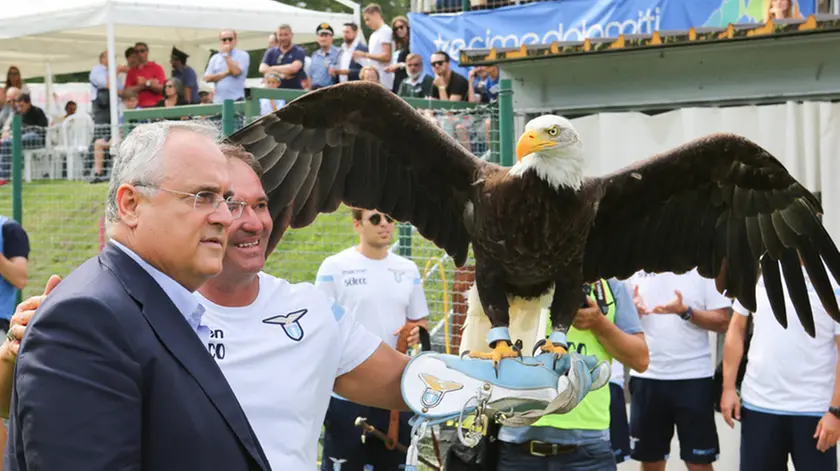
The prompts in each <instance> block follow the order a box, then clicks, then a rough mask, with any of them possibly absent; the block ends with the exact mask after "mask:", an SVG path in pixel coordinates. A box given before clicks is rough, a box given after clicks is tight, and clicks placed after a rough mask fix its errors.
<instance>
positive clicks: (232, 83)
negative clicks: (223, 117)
mask: <svg viewBox="0 0 840 471" xmlns="http://www.w3.org/2000/svg"><path fill="white" fill-rule="evenodd" d="M250 64H251V56H250V55H248V53H247V52H246V51H243V50H241V49H237V48H236V31H234V30H232V29H224V30H222V31H221V32H219V52H217V53H215V54H213V56H212V57H211V58H210V60H209V61H207V68H206V69H205V70H204V81H205V82H210V83H213V84H215V88H214V90H213V103H216V104H218V103H223V102H224V101H225V100H233V101H240V100H244V99H245V79H246V78H247V77H248V67H250Z"/></svg>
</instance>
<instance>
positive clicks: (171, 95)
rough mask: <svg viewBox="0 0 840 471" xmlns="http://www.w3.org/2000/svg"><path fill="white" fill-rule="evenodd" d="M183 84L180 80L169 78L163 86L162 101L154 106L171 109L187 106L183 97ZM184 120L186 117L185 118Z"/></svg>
mask: <svg viewBox="0 0 840 471" xmlns="http://www.w3.org/2000/svg"><path fill="white" fill-rule="evenodd" d="M185 93H186V92H185V90H184V84H182V83H181V81H180V80H178V79H176V78H174V77H171V78H168V79H166V82H164V84H163V99H162V100H160V101H159V102H158V103H157V105H156V106H159V107H164V108H171V107H173V106H183V105H187V104H189V102H188V101H187V98H186V96H185ZM185 118H186V116H185Z"/></svg>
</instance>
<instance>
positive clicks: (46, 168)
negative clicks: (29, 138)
mask: <svg viewBox="0 0 840 471" xmlns="http://www.w3.org/2000/svg"><path fill="white" fill-rule="evenodd" d="M46 131H47V132H46V139H45V142H44V147H38V148H34V149H27V148H25V149H23V176H24V180H25V181H26V182H27V183H28V182H31V181H32V177H33V175H34V176H35V179H40V178H41V177H42V176H43V175H44V174H48V175H49V177H50V179H53V178H55V172H56V169H55V162H54V160H55V158H54V156H53V154H52V149H53V147H54V145H53V142H54V140H55V137H54V136H56V135H57V134H58V127H57V126H54V125H50V126H49V127H48V128H47V130H46Z"/></svg>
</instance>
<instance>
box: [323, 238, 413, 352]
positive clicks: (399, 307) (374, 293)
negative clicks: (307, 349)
mask: <svg viewBox="0 0 840 471" xmlns="http://www.w3.org/2000/svg"><path fill="white" fill-rule="evenodd" d="M315 286H317V287H318V288H319V289H321V290H322V291H323V292H324V293H325V294H326V295H327V296H328V297H330V298H333V299H335V300H336V302H337V303H338V304H339V305H341V306H343V307H344V309H347V311H348V312H350V313H351V314H353V317H354V318H355V319H356V321H357V322H358V323H360V324H362V325H363V326H364V327H365V328H366V329H367V330H369V331H370V332H371V333H373V334H374V335H376V336H378V337H379V338H381V339H382V340H383V341H384V342H385V343H387V344H388V345H390V346H391V347H394V348H396V346H397V338H398V337H399V336H398V335H394V333H395V332H397V330H398V329H400V328H401V327H402V326H404V325H405V323H406V320H407V319H408V320H413V321H415V320H419V319H422V318H424V317H426V316H428V315H429V308H428V306H427V305H426V295H425V293H424V292H423V282H422V280H421V278H420V272H419V271H418V270H417V265H415V264H414V262H412V261H411V260H409V259H407V258H405V257H402V256H399V255H397V254H394V253H391V252H388V255H387V256H386V257H385V258H383V259H382V260H374V259H370V258H368V257H365V256H364V255H362V253H361V252H359V251H358V249H357V248H356V247H355V246H354V247H350V248H348V249H345V250H342V251H341V252H339V253H337V254H335V255H332V256H329V257H327V258H326V259H324V261H323V263H321V267H320V268H319V269H318V275H317V277H316V281H315Z"/></svg>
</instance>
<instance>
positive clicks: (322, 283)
mask: <svg viewBox="0 0 840 471" xmlns="http://www.w3.org/2000/svg"><path fill="white" fill-rule="evenodd" d="M351 213H352V217H353V228H354V229H355V230H356V232H357V233H358V234H359V243H358V244H357V245H354V246H352V247H349V248H347V249H345V250H343V251H341V252H339V253H337V254H335V255H332V256H330V257H327V258H326V259H324V261H323V263H322V264H321V267H320V268H319V269H318V275H317V279H316V282H315V284H316V286H317V287H318V288H320V289H321V290H323V292H324V293H325V294H326V295H327V296H329V297H331V298H334V299H335V300H336V302H338V303H339V304H340V305H341V306H343V307H344V308H345V309H347V311H348V312H349V313H351V314H352V315H353V316H354V317H355V318H356V321H357V322H359V323H360V324H362V325H363V326H364V327H365V328H366V329H367V330H368V331H370V332H372V333H373V334H375V335H376V336H378V337H379V338H381V339H382V340H383V342H385V343H386V344H387V345H390V346H391V347H396V345H397V338H398V334H399V332H400V330H402V329H403V326H405V325H406V324H409V325H411V326H412V331H413V332H412V337H413V338H412V339H411V341H409V343H410V344H411V343H416V341H417V334H418V332H417V331H418V330H419V326H423V327H425V326H426V318H427V317H428V315H429V308H428V306H427V305H426V295H425V294H424V293H423V285H422V280H421V278H420V272H419V270H418V269H417V265H415V264H414V262H412V261H411V260H409V259H407V258H405V257H402V256H399V255H397V254H395V253H392V252H391V251H390V250H389V247H390V245H391V239H392V237H393V235H394V223H395V221H394V220H393V219H392V218H391V217H390V216H388V215H386V214H383V213H381V212H379V211H368V210H361V209H352V210H351ZM390 415H391V413H390V411H389V410H385V409H380V408H377V407H368V406H364V405H361V404H358V403H355V402H353V401H348V400H347V399H345V398H344V397H341V396H340V395H335V396H334V397H333V398H332V399H331V400H330V406H329V409H328V410H327V417H326V421H325V423H324V426H325V428H324V450H323V457H322V459H321V469H322V470H323V471H329V470H331V469H332V463H333V462H334V461H340V462H341V469H342V471H362V469H365V468H364V466H366V465H367V466H372V467H373V469H375V470H379V469H386V470H392V469H393V470H398V469H399V465H401V464H405V461H406V455H405V453H402V452H400V451H398V450H396V449H394V450H388V449H387V448H386V447H385V444H384V442H382V441H381V440H378V439H372V440H366V441H365V443H361V441H360V435H361V429H359V428H358V427H356V425H355V420H356V417H365V418H366V419H367V421H368V423H369V424H370V425H372V426H374V427H376V428H377V429H379V430H381V431H382V432H385V433H387V431H388V428H389V420H390ZM410 418H411V414H409V413H402V414H400V418H399V432H398V441H399V442H400V443H402V444H403V445H405V446H408V445H409V442H410V439H409V437H410V433H411V427H410V426H409V425H408V420H409V419H410Z"/></svg>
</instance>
